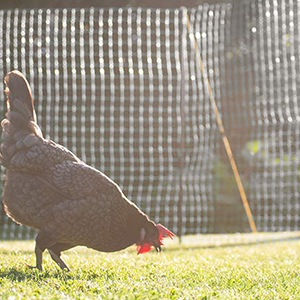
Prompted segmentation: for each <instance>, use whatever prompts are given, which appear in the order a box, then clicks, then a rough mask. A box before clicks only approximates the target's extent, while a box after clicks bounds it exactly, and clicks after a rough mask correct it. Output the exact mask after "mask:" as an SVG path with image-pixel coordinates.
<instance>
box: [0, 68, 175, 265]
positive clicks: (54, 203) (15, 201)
mask: <svg viewBox="0 0 300 300" xmlns="http://www.w3.org/2000/svg"><path fill="white" fill-rule="evenodd" d="M4 81H5V84H6V89H5V93H6V95H7V110H8V112H7V114H6V117H5V119H4V120H3V121H2V123H1V125H2V128H3V132H2V144H1V162H2V165H3V166H4V167H5V168H6V173H5V183H4V192H3V205H4V209H5V212H6V213H7V215H8V216H9V217H10V218H12V219H13V220H14V221H16V222H17V223H20V224H24V225H28V226H31V227H33V228H36V229H38V230H39V231H38V235H37V238H36V247H35V253H36V268H38V269H42V254H43V251H44V250H45V249H48V251H49V253H50V255H51V257H52V259H53V260H54V261H55V262H56V263H57V264H58V265H59V266H60V267H61V268H62V269H64V268H65V269H68V267H67V265H66V264H65V263H64V262H63V260H62V259H61V252H62V251H64V250H67V249H70V248H72V247H75V246H78V245H82V246H87V247H89V248H92V249H95V250H99V251H104V252H112V251H118V250H121V249H124V248H126V247H128V246H130V245H133V244H136V245H137V251H138V253H144V252H147V251H149V250H150V249H151V247H152V246H153V247H154V248H155V249H156V250H157V251H160V250H161V245H162V239H163V238H164V237H166V236H169V237H172V236H173V234H172V233H171V232H170V231H169V230H167V229H166V228H165V227H163V226H162V225H160V224H158V225H156V224H155V223H154V222H152V221H150V220H149V218H148V217H147V215H145V214H144V213H143V212H142V211H141V210H140V209H139V208H137V206H136V205H134V204H133V203H132V202H130V201H129V200H128V199H127V198H126V197H125V196H124V194H123V193H122V191H121V190H120V188H119V187H118V186H117V185H116V184H115V183H114V182H113V181H112V180H111V179H109V178H108V177H107V176H105V175H104V174H103V173H101V172H100V171H98V170H96V169H94V168H92V167H90V166H88V165H86V164H85V163H84V162H82V161H81V160H80V159H78V158H77V157H76V156H75V155H74V154H73V153H72V152H70V151H69V150H67V149H66V148H64V147H63V146H60V145H58V144H56V143H54V142H52V141H50V140H46V139H44V138H43V136H42V133H41V130H40V129H39V127H38V125H37V123H36V116H35V111H34V107H33V101H32V96H31V91H30V87H29V85H28V82H27V81H26V79H25V77H24V76H23V75H22V74H21V73H20V72H19V71H12V72H10V73H9V74H8V75H7V76H6V77H5V79H4Z"/></svg>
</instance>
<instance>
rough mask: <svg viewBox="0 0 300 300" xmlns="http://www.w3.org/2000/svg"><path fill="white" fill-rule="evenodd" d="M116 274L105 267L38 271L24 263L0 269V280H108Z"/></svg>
mask: <svg viewBox="0 0 300 300" xmlns="http://www.w3.org/2000/svg"><path fill="white" fill-rule="evenodd" d="M114 276H116V274H115V273H114V272H111V271H110V270H106V269H99V270H98V271H97V272H91V271H90V270H74V272H73V271H72V270H71V271H69V272H68V271H66V270H64V271H62V270H60V269H58V268H57V269H55V267H54V269H52V268H51V269H48V270H47V269H46V270H44V271H40V270H37V269H28V268H27V267H26V266H25V265H24V268H23V269H20V268H16V267H12V268H9V269H5V270H3V269H2V270H0V281H1V279H2V278H5V279H8V280H10V281H12V282H24V281H34V282H45V283H47V280H48V279H59V280H61V281H65V282H68V281H69V280H70V281H73V280H74V279H77V280H81V279H83V278H84V280H87V281H90V280H94V279H96V278H101V277H103V278H105V280H108V279H110V278H113V277H114Z"/></svg>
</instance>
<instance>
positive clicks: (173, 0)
mask: <svg viewBox="0 0 300 300" xmlns="http://www.w3.org/2000/svg"><path fill="white" fill-rule="evenodd" d="M222 2H228V1H226V0H219V1H217V0H208V1H204V0H186V1H184V0H164V1H158V0H88V1H85V0H45V1H40V0H11V1H1V3H0V8H1V9H14V8H82V7H91V6H93V7H126V6H131V7H151V8H179V7H180V6H182V5H184V6H186V7H196V6H198V5H201V4H204V3H222Z"/></svg>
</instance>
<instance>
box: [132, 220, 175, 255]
mask: <svg viewBox="0 0 300 300" xmlns="http://www.w3.org/2000/svg"><path fill="white" fill-rule="evenodd" d="M151 223H152V222H151ZM174 236H175V234H174V233H173V232H171V231H170V230H168V229H167V228H166V227H164V226H163V225H161V224H157V225H155V224H154V223H152V224H151V225H150V224H149V226H147V228H145V227H142V228H141V231H140V242H139V243H137V252H138V254H142V253H146V252H148V251H150V250H151V248H152V247H154V248H155V250H156V251H157V252H160V251H161V246H162V245H163V243H162V240H163V239H164V238H166V237H169V238H171V239H173V237H174Z"/></svg>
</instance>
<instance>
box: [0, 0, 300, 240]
mask: <svg viewBox="0 0 300 300" xmlns="http://www.w3.org/2000/svg"><path fill="white" fill-rule="evenodd" d="M206 2H209V3H208V4H203V3H202V1H160V2H158V1H10V2H9V1H7V2H1V4H0V8H1V10H0V78H4V76H5V74H6V73H7V72H9V71H10V70H12V69H19V70H20V71H22V72H23V73H24V74H25V75H26V76H27V78H28V80H29V82H30V85H31V87H32V90H33V95H34V100H35V107H36V110H37V115H38V122H39V124H40V126H41V129H42V131H43V133H44V135H45V137H46V138H50V139H53V140H55V141H56V142H59V143H61V144H62V145H64V146H66V147H67V148H69V149H70V150H71V151H73V152H74V153H76V154H77V155H78V156H79V157H80V158H82V159H83V160H84V161H86V162H87V163H88V164H91V165H93V166H95V167H96V168H98V169H100V170H101V171H103V172H104V173H106V174H107V175H108V176H110V177H111V178H112V179H113V180H115V181H116V182H117V183H118V184H119V185H120V186H121V188H122V189H123V191H124V193H125V194H126V195H127V196H128V197H129V199H131V200H132V201H134V202H135V203H137V204H138V206H139V207H141V208H142V209H143V210H144V211H145V212H146V213H147V214H148V215H149V216H150V217H151V218H152V219H153V220H155V221H156V222H161V223H163V224H164V225H165V226H167V227H168V228H169V229H171V230H173V231H174V232H175V233H176V234H178V235H186V234H195V233H232V232H250V231H251V228H250V226H249V221H248V219H247V217H246V214H245V210H244V207H243V204H242V201H241V197H240V194H239V191H238V189H237V185H236V182H235V179H234V176H233V173H232V170H231V167H230V164H229V160H228V157H227V154H226V152H225V150H224V145H223V143H222V137H221V135H220V132H219V128H218V125H217V121H216V116H215V113H214V110H213V107H212V104H211V101H210V97H209V94H208V89H207V83H208V82H209V85H210V87H211V90H212V94H213V95H214V98H215V100H216V102H217V106H218V109H219V111H220V115H221V118H222V121H223V123H224V126H225V130H226V134H227V136H228V139H229V142H230V145H231V148H232V151H233V156H234V158H235V159H236V162H237V167H238V170H239V171H240V176H241V179H242V182H243V184H244V188H245V191H246V195H247V199H248V202H249V205H250V208H251V212H252V214H253V217H254V221H255V224H256V227H257V229H258V230H259V231H263V232H266V231H272V232H274V231H298V230H299V228H300V216H299V212H300V203H299V192H300V166H299V159H300V151H299V150H300V149H299V148H300V143H299V138H300V135H299V132H300V127H299V123H300V116H299V104H300V101H299V93H300V90H299V88H300V82H299V80H300V79H299V78H300V77H299V67H300V65H299V54H300V53H299V36H300V32H299V21H300V19H299V16H300V4H299V3H298V2H295V1H291V0H271V1H263V0H244V1H206ZM162 5H163V6H162ZM182 5H185V6H186V7H187V10H183V9H180V6H182ZM112 7H113V8H112ZM166 7H167V8H166ZM37 8H38V9H37ZM7 9H8V10H7ZM187 15H188V17H189V21H190V23H191V29H190V31H189V30H188V26H187ZM195 42H196V45H197V49H196V48H195ZM200 60H202V61H203V66H204V69H203V71H201V64H200ZM4 104H5V103H4V95H3V116H4V112H5V107H4ZM3 173H4V170H3V169H1V180H2V181H3V178H4V177H3V176H4V174H3ZM1 186H2V184H1ZM33 236H34V231H32V230H31V229H28V228H26V227H20V226H18V225H15V224H13V223H12V221H10V220H8V218H7V217H6V216H5V214H4V212H2V214H1V217H0V237H2V238H3V239H13V238H32V237H33Z"/></svg>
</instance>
